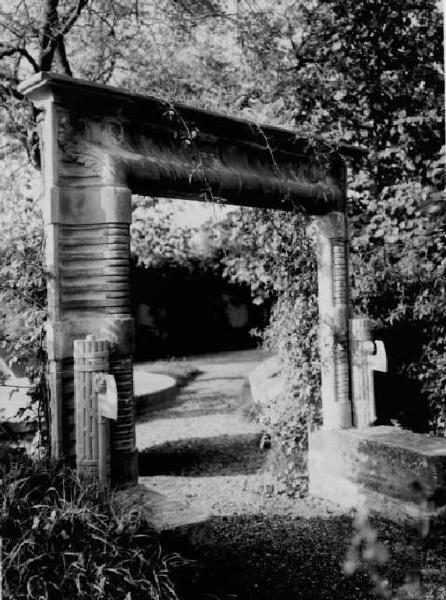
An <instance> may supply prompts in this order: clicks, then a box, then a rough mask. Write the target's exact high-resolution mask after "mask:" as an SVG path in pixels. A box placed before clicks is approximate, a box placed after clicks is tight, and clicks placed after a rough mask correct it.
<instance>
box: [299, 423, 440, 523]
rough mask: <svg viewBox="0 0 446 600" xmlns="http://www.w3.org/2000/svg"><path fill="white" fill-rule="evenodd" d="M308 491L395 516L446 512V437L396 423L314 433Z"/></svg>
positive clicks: (401, 519)
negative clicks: (407, 428) (420, 432)
mask: <svg viewBox="0 0 446 600" xmlns="http://www.w3.org/2000/svg"><path fill="white" fill-rule="evenodd" d="M308 469H309V476H310V493H311V494H313V495H315V496H319V497H321V498H326V499H328V500H331V501H333V502H337V503H338V504H340V505H342V506H344V507H346V508H354V509H364V508H365V509H367V510H369V511H371V512H375V513H378V514H381V515H383V516H384V517H386V518H389V519H392V520H394V521H405V520H407V519H418V518H429V517H436V516H438V515H441V514H444V512H445V511H446V440H444V439H441V438H433V437H429V436H426V435H421V434H417V433H412V432H410V431H405V430H402V429H398V428H396V427H384V426H381V427H369V428H366V429H344V430H342V431H323V430H319V431H316V432H313V433H311V434H310V438H309V457H308Z"/></svg>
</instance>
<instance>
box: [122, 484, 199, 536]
mask: <svg viewBox="0 0 446 600" xmlns="http://www.w3.org/2000/svg"><path fill="white" fill-rule="evenodd" d="M115 499H116V500H117V502H119V504H120V506H124V507H125V508H126V509H127V510H129V511H131V510H138V511H139V512H140V514H141V516H142V517H143V518H145V519H146V521H147V522H148V523H149V524H150V525H151V526H152V527H153V529H154V530H155V531H157V532H158V533H163V534H164V533H166V532H169V531H174V530H177V529H181V530H184V531H185V532H187V535H188V536H190V537H191V538H194V539H195V538H199V537H201V535H202V534H204V531H205V529H206V525H207V522H208V520H209V518H210V513H208V512H206V511H204V510H200V509H198V508H194V507H193V506H190V505H187V504H184V503H182V502H179V501H178V500H175V499H174V498H171V497H168V496H166V495H164V494H161V493H160V492H157V491H155V490H153V489H151V488H150V487H148V486H146V485H145V484H144V483H139V484H138V485H134V486H132V487H128V488H126V489H122V490H119V491H117V492H115Z"/></svg>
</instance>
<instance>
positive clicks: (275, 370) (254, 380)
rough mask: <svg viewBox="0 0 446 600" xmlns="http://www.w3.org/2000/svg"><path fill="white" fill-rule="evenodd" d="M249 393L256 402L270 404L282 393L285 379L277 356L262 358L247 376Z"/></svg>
mask: <svg viewBox="0 0 446 600" xmlns="http://www.w3.org/2000/svg"><path fill="white" fill-rule="evenodd" d="M248 379H249V385H250V387H251V394H252V398H253V400H254V402H255V403H256V404H260V405H262V404H270V403H271V402H274V400H276V399H277V398H279V397H280V396H281V395H282V394H283V393H284V386H285V381H284V378H283V375H282V365H281V362H280V358H279V357H278V356H272V357H271V358H268V359H267V360H264V361H263V362H262V363H261V364H260V365H259V366H258V367H256V368H255V369H253V370H252V371H251V373H250V374H249V376H248Z"/></svg>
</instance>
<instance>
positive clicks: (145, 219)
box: [130, 196, 200, 269]
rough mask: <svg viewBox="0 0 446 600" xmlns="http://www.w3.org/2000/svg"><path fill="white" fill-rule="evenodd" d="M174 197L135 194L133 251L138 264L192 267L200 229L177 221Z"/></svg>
mask: <svg viewBox="0 0 446 600" xmlns="http://www.w3.org/2000/svg"><path fill="white" fill-rule="evenodd" d="M174 217H175V210H174V208H173V201H171V200H163V201H156V200H154V199H152V198H143V197H140V196H135V197H134V198H133V212H132V225H131V228H130V233H131V252H132V254H133V255H134V257H135V259H136V261H137V263H138V264H140V265H143V266H144V267H147V268H158V269H159V268H167V267H172V266H177V267H186V268H192V265H193V263H194V262H197V263H198V262H199V260H200V253H199V252H197V250H196V248H195V247H194V245H193V240H194V235H196V234H197V229H196V228H194V227H189V226H187V225H186V226H179V225H178V224H177V223H176V222H175V218H174Z"/></svg>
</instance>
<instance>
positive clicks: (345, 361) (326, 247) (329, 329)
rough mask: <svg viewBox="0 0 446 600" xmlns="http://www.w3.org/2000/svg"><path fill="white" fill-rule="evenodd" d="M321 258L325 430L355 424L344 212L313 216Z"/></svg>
mask: <svg viewBox="0 0 446 600" xmlns="http://www.w3.org/2000/svg"><path fill="white" fill-rule="evenodd" d="M311 229H312V232H313V234H314V236H315V242H316V244H315V248H316V254H317V261H318V290H319V291H318V296H319V323H320V325H319V336H320V356H321V380H322V389H321V395H322V414H323V428H324V429H344V428H347V427H351V426H352V404H351V393H350V385H351V384H350V357H349V337H348V336H349V330H348V319H349V316H350V298H349V280H348V277H349V275H348V243H347V242H348V237H347V229H346V218H345V215H344V214H343V213H341V212H331V213H329V214H327V215H324V216H320V217H314V219H313V221H312V224H311Z"/></svg>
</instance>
